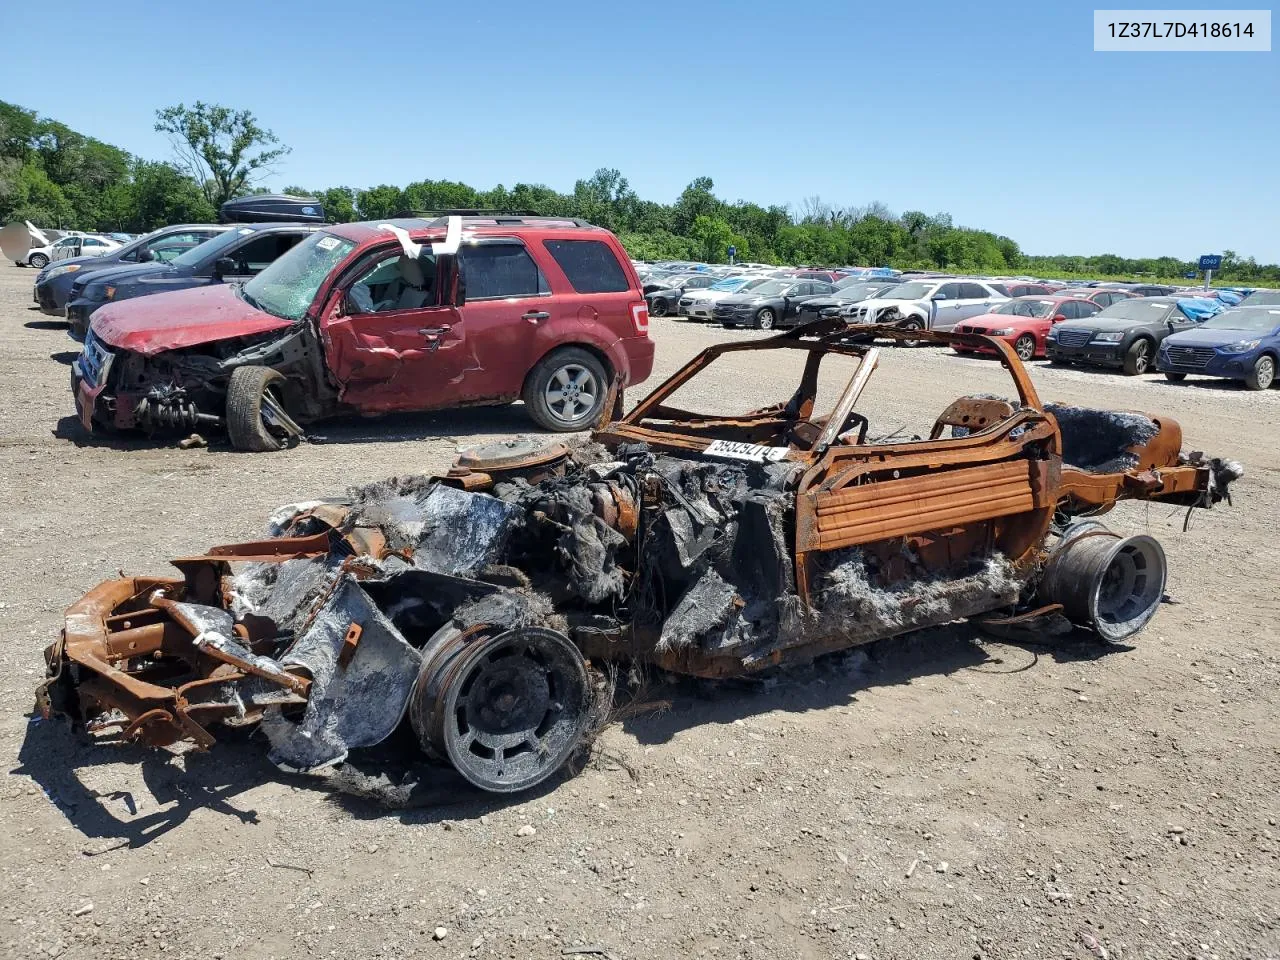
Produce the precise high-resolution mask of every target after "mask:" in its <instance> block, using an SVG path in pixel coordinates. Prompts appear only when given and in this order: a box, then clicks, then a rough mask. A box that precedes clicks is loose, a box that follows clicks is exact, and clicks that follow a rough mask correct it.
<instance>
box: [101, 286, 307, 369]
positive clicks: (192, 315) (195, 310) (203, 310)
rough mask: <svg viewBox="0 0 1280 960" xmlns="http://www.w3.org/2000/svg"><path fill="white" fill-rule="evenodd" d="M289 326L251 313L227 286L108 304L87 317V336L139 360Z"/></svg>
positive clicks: (174, 292)
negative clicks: (89, 333)
mask: <svg viewBox="0 0 1280 960" xmlns="http://www.w3.org/2000/svg"><path fill="white" fill-rule="evenodd" d="M292 323H293V321H291V320H285V319H282V318H281V317H276V316H273V315H272V314H269V313H264V312H263V311H261V310H256V309H254V308H253V307H251V306H249V304H247V303H245V302H244V301H243V300H242V299H240V297H239V296H237V295H236V288H235V286H234V285H232V284H224V283H219V284H214V285H213V286H208V287H194V288H192V289H189V290H173V291H171V292H169V293H158V294H155V295H154V296H150V297H139V298H137V299H136V300H125V301H122V302H120V303H108V304H106V305H105V306H103V307H100V308H98V309H97V310H96V311H94V314H93V335H94V336H95V337H97V338H98V339H99V340H101V341H103V342H104V343H109V344H111V346H113V347H120V348H122V349H125V350H130V351H132V352H134V353H140V354H142V355H143V356H151V355H153V354H156V353H161V352H163V351H165V350H181V349H183V348H184V347H196V346H199V345H200V344H202V343H211V342H213V341H215V340H226V339H229V338H231V337H248V336H254V335H255V334H260V333H268V332H270V331H272V330H283V329H284V328H286V327H289V326H291V325H292Z"/></svg>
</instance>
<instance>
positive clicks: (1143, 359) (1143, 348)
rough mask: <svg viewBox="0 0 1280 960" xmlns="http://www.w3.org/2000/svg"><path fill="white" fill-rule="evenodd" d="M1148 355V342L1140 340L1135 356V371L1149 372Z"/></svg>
mask: <svg viewBox="0 0 1280 960" xmlns="http://www.w3.org/2000/svg"><path fill="white" fill-rule="evenodd" d="M1147 353H1148V349H1147V341H1145V340H1139V341H1138V350H1137V352H1136V353H1134V355H1133V369H1135V370H1137V371H1138V373H1146V372H1147ZM1113 362H1114V361H1113Z"/></svg>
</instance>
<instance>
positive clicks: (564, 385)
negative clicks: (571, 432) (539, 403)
mask: <svg viewBox="0 0 1280 960" xmlns="http://www.w3.org/2000/svg"><path fill="white" fill-rule="evenodd" d="M599 398H600V384H599V383H598V382H597V380H596V375H595V374H594V373H592V372H591V371H590V370H589V369H588V368H586V367H584V366H583V365H582V364H580V363H567V364H565V365H564V366H563V367H561V368H560V369H559V370H557V371H556V372H555V373H553V374H552V375H551V380H550V382H548V384H547V390H546V394H545V400H546V404H547V409H548V410H550V411H551V415H552V416H553V417H555V418H556V419H557V420H560V421H562V422H564V423H576V422H578V421H579V420H584V419H586V417H587V415H588V414H590V413H591V411H592V410H593V409H594V408H595V405H596V403H597V401H598V400H599Z"/></svg>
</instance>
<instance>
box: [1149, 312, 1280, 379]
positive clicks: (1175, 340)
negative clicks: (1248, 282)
mask: <svg viewBox="0 0 1280 960" xmlns="http://www.w3.org/2000/svg"><path fill="white" fill-rule="evenodd" d="M1278 362H1280V305H1277V306H1261V307H1248V306H1245V307H1234V308H1232V309H1230V310H1224V311H1223V312H1222V313H1219V314H1217V315H1216V316H1213V317H1210V318H1209V319H1208V320H1206V321H1204V322H1203V323H1202V324H1200V325H1199V326H1198V327H1196V328H1195V329H1194V330H1183V331H1182V332H1181V333H1175V334H1172V335H1170V336H1168V337H1166V338H1165V339H1164V340H1163V341H1162V342H1161V344H1160V352H1159V354H1158V355H1157V357H1156V367H1157V368H1158V369H1160V370H1161V371H1163V372H1164V375H1165V376H1166V377H1168V378H1169V379H1170V380H1173V381H1174V382H1175V383H1176V382H1177V381H1179V380H1185V379H1186V377H1187V374H1189V373H1195V374H1200V375H1202V376H1206V377H1222V378H1225V379H1228V380H1243V381H1244V385H1245V386H1246V387H1248V388H1249V389H1250V390H1266V389H1267V388H1268V387H1270V386H1271V385H1272V384H1274V383H1275V382H1276V364H1277V363H1278Z"/></svg>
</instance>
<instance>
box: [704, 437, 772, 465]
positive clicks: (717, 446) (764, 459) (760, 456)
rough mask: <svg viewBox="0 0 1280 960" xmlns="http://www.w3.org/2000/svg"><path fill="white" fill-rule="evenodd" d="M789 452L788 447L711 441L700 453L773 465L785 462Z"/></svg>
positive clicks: (732, 441)
mask: <svg viewBox="0 0 1280 960" xmlns="http://www.w3.org/2000/svg"><path fill="white" fill-rule="evenodd" d="M789 450H790V448H789V447H764V446H761V445H760V444H758V443H739V442H738V441H736V440H712V441H711V443H709V444H708V445H707V446H706V448H705V449H704V450H703V451H702V452H703V453H705V454H706V455H707V456H709V457H724V458H725V459H727V460H750V461H751V462H752V463H774V462H777V461H778V460H785V459H786V458H787V453H788V452H789Z"/></svg>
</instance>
